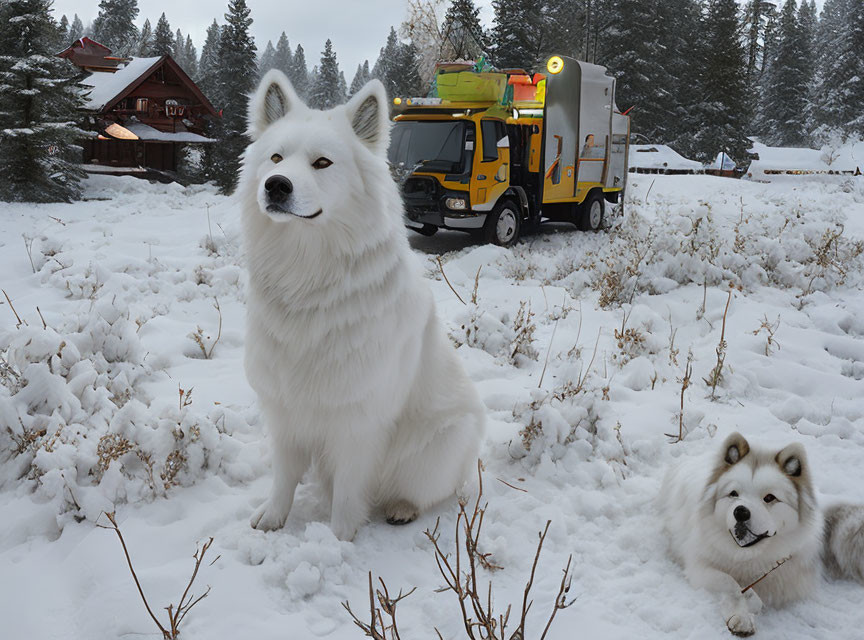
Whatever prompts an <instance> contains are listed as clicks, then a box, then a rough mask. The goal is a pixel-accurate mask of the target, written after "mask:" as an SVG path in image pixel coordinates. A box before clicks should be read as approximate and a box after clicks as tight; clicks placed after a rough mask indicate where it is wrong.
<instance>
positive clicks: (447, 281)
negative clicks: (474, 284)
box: [435, 256, 480, 304]
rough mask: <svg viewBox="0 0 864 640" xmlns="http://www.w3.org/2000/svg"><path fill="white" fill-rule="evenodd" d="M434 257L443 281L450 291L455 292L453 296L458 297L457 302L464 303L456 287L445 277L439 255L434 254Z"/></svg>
mask: <svg viewBox="0 0 864 640" xmlns="http://www.w3.org/2000/svg"><path fill="white" fill-rule="evenodd" d="M435 259H436V260H437V261H438V268H439V269H440V270H441V275H442V276H444V282H446V283H447V286H448V287H450V291H452V292H453V293H454V294H455V296H456V297H457V298H459V302H461V303H462V304H465V301H464V300H463V299H462V296H460V295H459V293H458V292H457V291H456V289H454V288H453V285H452V284H450V280H448V279H447V274H446V273H444V264H443V263H442V262H441V256H435ZM477 275H478V277H479V275H480V272H479V271H478V272H477Z"/></svg>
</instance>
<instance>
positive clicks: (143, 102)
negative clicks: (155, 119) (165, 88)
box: [135, 98, 150, 111]
mask: <svg viewBox="0 0 864 640" xmlns="http://www.w3.org/2000/svg"><path fill="white" fill-rule="evenodd" d="M149 107H150V104H149V100H148V99H147V98H138V99H137V100H136V101H135V111H149Z"/></svg>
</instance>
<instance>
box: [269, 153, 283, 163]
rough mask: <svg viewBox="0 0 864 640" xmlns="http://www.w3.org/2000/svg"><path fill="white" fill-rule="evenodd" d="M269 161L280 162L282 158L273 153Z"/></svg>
mask: <svg viewBox="0 0 864 640" xmlns="http://www.w3.org/2000/svg"><path fill="white" fill-rule="evenodd" d="M270 159H271V160H272V161H273V162H282V156H280V155H279V154H278V153H274V154H273V155H272V156H270Z"/></svg>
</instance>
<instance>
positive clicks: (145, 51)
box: [135, 19, 153, 58]
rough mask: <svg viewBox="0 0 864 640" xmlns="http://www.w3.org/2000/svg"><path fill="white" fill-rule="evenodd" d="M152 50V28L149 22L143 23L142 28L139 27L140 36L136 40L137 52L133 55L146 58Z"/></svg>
mask: <svg viewBox="0 0 864 640" xmlns="http://www.w3.org/2000/svg"><path fill="white" fill-rule="evenodd" d="M152 48H153V27H151V26H150V20H149V19H147V20H145V21H144V26H143V27H141V36H140V37H139V38H138V51H137V53H136V54H135V55H137V56H141V57H142V58H146V57H148V56H150V51H151V50H152Z"/></svg>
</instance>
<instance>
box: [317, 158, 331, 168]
mask: <svg viewBox="0 0 864 640" xmlns="http://www.w3.org/2000/svg"><path fill="white" fill-rule="evenodd" d="M331 164H333V162H331V161H330V160H328V159H327V158H318V159H317V160H316V161H315V162H313V163H312V166H313V167H314V168H316V169H326V168H327V167H329V166H330V165H331Z"/></svg>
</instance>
